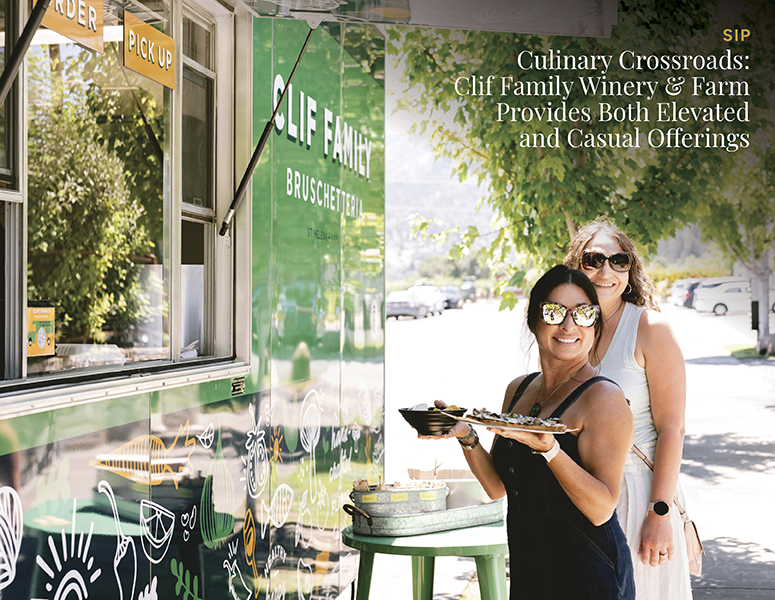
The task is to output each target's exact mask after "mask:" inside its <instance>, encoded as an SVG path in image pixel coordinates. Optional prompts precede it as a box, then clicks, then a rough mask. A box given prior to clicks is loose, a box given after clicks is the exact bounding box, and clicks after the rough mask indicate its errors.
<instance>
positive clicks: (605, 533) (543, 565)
mask: <svg viewBox="0 0 775 600" xmlns="http://www.w3.org/2000/svg"><path fill="white" fill-rule="evenodd" d="M537 375H538V373H533V374H531V375H528V376H527V377H526V378H525V380H524V381H523V382H522V383H521V384H520V386H519V388H518V389H517V391H516V392H515V394H514V398H513V399H512V401H511V406H510V407H509V411H511V409H512V408H513V407H514V404H516V402H517V400H519V398H520V397H521V396H522V394H523V393H524V391H525V389H526V388H527V386H528V385H529V384H530V382H531V381H532V380H533V379H534V378H535V377H536V376H537ZM603 380H606V381H610V380H608V379H606V378H605V377H594V378H592V379H590V380H589V381H586V382H585V383H583V384H582V385H580V386H579V387H578V388H576V389H575V390H574V391H573V392H572V393H571V394H570V395H569V396H568V397H567V398H566V399H565V401H564V402H563V403H562V404H561V405H560V406H559V407H557V409H556V410H555V411H554V413H552V415H551V416H552V417H558V418H559V417H561V416H562V414H563V413H564V412H565V410H566V409H567V408H568V407H569V406H570V405H571V404H573V403H574V402H575V401H576V399H577V398H578V397H579V396H580V395H581V394H582V393H583V392H584V390H586V389H587V388H588V387H589V386H591V385H592V384H594V383H595V382H597V381H603ZM557 440H558V441H559V442H560V447H561V448H562V449H563V451H565V453H566V454H568V456H570V457H571V458H572V459H573V460H574V461H576V463H578V464H581V460H580V458H579V451H578V440H577V438H576V436H575V435H573V434H570V433H567V434H563V435H558V436H557ZM492 457H493V463H494V465H495V469H496V471H497V472H498V475H499V476H500V478H501V480H502V481H503V484H504V486H505V487H506V493H507V496H508V532H509V561H510V569H511V574H510V580H511V596H510V597H511V600H534V599H541V600H614V599H616V600H634V598H635V583H634V581H633V571H632V559H631V557H630V549H629V548H628V547H627V540H626V539H625V537H624V533H623V532H622V529H621V527H620V526H619V522H618V520H617V518H616V514H615V513H614V515H613V516H612V517H611V518H610V519H609V520H608V521H607V522H606V523H604V524H603V525H600V526H599V527H596V526H595V525H593V524H592V523H591V522H590V521H589V520H588V519H587V518H586V517H585V516H584V515H583V514H582V513H581V511H580V510H579V509H578V508H576V506H575V505H574V504H573V502H571V500H570V498H568V496H567V494H566V493H565V492H564V491H563V490H562V488H561V487H560V484H559V483H558V481H557V479H556V478H555V476H554V474H553V473H552V472H551V471H550V470H549V466H548V465H547V463H546V460H545V459H544V457H543V456H541V455H540V454H533V452H532V450H531V449H530V448H529V447H527V446H525V445H524V444H521V443H519V442H517V441H514V440H509V439H507V438H502V437H497V438H496V440H495V444H494V446H493V449H492Z"/></svg>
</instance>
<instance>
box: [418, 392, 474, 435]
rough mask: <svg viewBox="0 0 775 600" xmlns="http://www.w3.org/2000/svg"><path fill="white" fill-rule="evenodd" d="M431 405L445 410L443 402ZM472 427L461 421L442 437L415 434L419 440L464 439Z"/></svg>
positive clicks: (437, 401) (439, 401)
mask: <svg viewBox="0 0 775 600" xmlns="http://www.w3.org/2000/svg"><path fill="white" fill-rule="evenodd" d="M433 404H434V406H435V407H436V408H440V409H442V410H443V409H445V408H447V403H446V402H444V401H443V400H434V401H433ZM471 429H472V427H471V426H470V425H469V424H468V423H463V422H462V421H458V422H457V423H455V424H454V425H453V426H452V429H450V430H449V431H448V432H447V433H445V434H444V435H421V434H419V433H418V434H417V437H418V438H420V439H421V440H446V439H449V438H453V437H455V438H463V437H466V436H467V435H468V434H469V433H471Z"/></svg>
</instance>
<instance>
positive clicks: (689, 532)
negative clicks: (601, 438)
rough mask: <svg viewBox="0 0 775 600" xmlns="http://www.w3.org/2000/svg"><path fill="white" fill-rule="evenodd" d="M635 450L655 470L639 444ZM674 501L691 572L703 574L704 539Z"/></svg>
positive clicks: (674, 499) (676, 501)
mask: <svg viewBox="0 0 775 600" xmlns="http://www.w3.org/2000/svg"><path fill="white" fill-rule="evenodd" d="M632 450H633V452H635V454H637V455H638V457H639V458H640V459H641V460H642V461H643V462H644V463H646V465H647V466H648V468H649V469H651V470H652V471H653V470H654V465H653V464H652V462H651V461H650V460H649V459H648V457H647V456H646V455H645V454H643V452H641V451H640V450H639V449H638V447H637V446H635V445H633V447H632ZM673 503H674V504H675V505H676V507H677V508H678V513H679V514H680V515H681V520H682V521H683V523H684V537H685V538H686V553H687V554H688V555H689V572H690V573H691V574H692V575H695V576H697V577H699V576H700V575H702V557H703V555H704V554H705V550H703V548H702V541H701V540H700V534H699V533H698V532H697V526H696V525H695V524H694V521H692V520H691V519H690V518H689V515H687V514H686V511H685V510H684V508H683V506H681V503H680V502H678V498H677V497H676V498H673Z"/></svg>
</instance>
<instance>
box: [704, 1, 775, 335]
mask: <svg viewBox="0 0 775 600" xmlns="http://www.w3.org/2000/svg"><path fill="white" fill-rule="evenodd" d="M737 22H738V23H739V27H740V28H746V29H748V30H749V31H750V32H751V35H750V38H749V39H750V43H746V52H747V53H748V54H749V56H752V57H755V58H756V60H754V61H751V63H750V66H749V69H748V70H747V72H746V80H747V81H748V82H750V89H751V92H752V104H753V108H752V120H751V128H752V130H754V131H755V133H754V135H753V136H752V140H751V146H750V147H749V148H747V149H745V150H743V151H740V152H738V153H736V154H735V155H733V156H729V157H728V158H727V160H726V161H725V162H724V164H723V166H722V169H721V171H720V172H719V180H720V181H719V183H718V184H717V186H716V187H715V188H713V189H711V190H708V194H707V196H706V203H705V205H704V207H703V208H704V210H703V211H702V218H701V221H700V227H701V230H702V233H703V236H704V237H706V238H708V239H711V240H714V241H716V242H718V244H719V245H720V246H721V247H722V248H723V249H724V250H725V251H726V253H727V255H728V256H730V257H732V258H733V259H734V260H735V261H737V262H739V263H740V264H742V265H744V266H745V267H746V268H747V269H749V271H750V272H751V273H753V280H754V281H753V285H752V290H751V295H752V299H753V300H756V301H758V303H759V314H758V322H759V346H760V348H763V347H765V346H766V345H767V344H768V340H767V338H768V336H769V312H770V308H771V306H772V300H771V299H770V294H769V288H770V285H769V280H770V278H771V275H772V264H773V259H775V256H773V251H772V249H773V247H775V148H773V144H772V140H773V139H774V137H773V136H774V134H775V104H774V103H773V99H775V80H773V77H772V65H773V62H775V42H773V39H775V22H773V19H772V17H771V10H770V7H769V5H767V4H765V3H763V2H759V1H756V0H749V1H748V2H745V3H742V4H741V5H740V6H739V8H738V21H737Z"/></svg>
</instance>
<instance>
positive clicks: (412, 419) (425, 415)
mask: <svg viewBox="0 0 775 600" xmlns="http://www.w3.org/2000/svg"><path fill="white" fill-rule="evenodd" d="M398 412H400V413H401V416H402V417H404V419H406V422H407V423H409V424H410V425H411V426H412V427H414V428H415V429H416V430H417V432H418V433H419V434H420V435H444V434H445V433H447V432H448V431H449V430H450V429H452V426H453V425H454V424H455V423H457V421H455V419H453V418H452V417H450V416H448V415H445V414H444V413H443V412H441V411H440V410H412V409H411V408H399V409H398ZM446 412H448V413H449V414H451V415H455V416H456V417H462V416H463V415H464V414H465V412H466V409H465V408H458V409H453V410H448V411H446Z"/></svg>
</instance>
